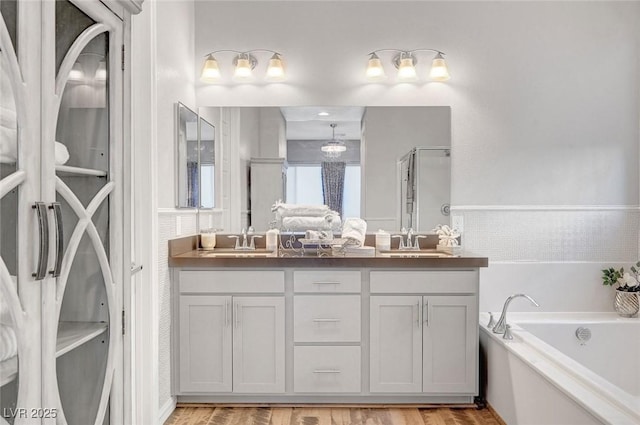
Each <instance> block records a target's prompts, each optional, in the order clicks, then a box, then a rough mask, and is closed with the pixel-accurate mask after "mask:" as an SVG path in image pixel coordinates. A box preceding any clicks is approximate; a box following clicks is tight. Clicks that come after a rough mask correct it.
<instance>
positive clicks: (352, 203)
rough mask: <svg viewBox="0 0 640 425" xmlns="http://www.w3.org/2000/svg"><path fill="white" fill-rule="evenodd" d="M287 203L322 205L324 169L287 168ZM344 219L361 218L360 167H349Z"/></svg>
mask: <svg viewBox="0 0 640 425" xmlns="http://www.w3.org/2000/svg"><path fill="white" fill-rule="evenodd" d="M287 202H288V203H291V204H305V205H322V204H324V203H325V202H324V196H323V193H322V167H321V166H320V165H298V166H295V165H294V166H291V165H290V166H289V168H287ZM342 216H343V217H360V165H347V166H346V167H345V176H344V192H343V199H342Z"/></svg>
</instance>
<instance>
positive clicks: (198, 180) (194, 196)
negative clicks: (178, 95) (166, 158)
mask: <svg viewBox="0 0 640 425" xmlns="http://www.w3.org/2000/svg"><path fill="white" fill-rule="evenodd" d="M176 161H177V162H176V186H177V187H176V189H177V190H176V207H177V208H199V209H211V208H213V207H214V199H215V126H214V125H213V124H211V123H210V122H208V121H207V120H205V119H204V118H202V117H199V116H198V114H197V113H195V112H194V111H192V110H191V109H189V108H188V107H186V106H185V105H184V104H182V103H180V102H178V103H177V104H176Z"/></svg>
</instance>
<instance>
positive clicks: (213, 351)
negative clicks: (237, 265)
mask: <svg viewBox="0 0 640 425" xmlns="http://www.w3.org/2000/svg"><path fill="white" fill-rule="evenodd" d="M180 275H181V279H180V295H179V335H178V340H179V344H178V350H176V354H177V355H178V358H179V366H178V369H179V385H178V389H179V392H180V393H244V394H247V393H252V394H253V393H256V394H258V393H260V394H264V393H269V394H276V393H282V392H284V389H285V380H284V376H285V375H284V371H285V301H284V295H283V293H284V273H283V272H281V271H265V272H255V271H232V272H229V271H184V272H182V273H180ZM230 292H232V293H230ZM249 294H251V295H249ZM258 294H259V295H258Z"/></svg>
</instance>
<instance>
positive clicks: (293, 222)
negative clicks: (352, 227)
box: [271, 201, 342, 232]
mask: <svg viewBox="0 0 640 425" xmlns="http://www.w3.org/2000/svg"><path fill="white" fill-rule="evenodd" d="M271 211H272V212H274V213H275V216H276V222H277V223H278V225H279V226H280V228H282V229H285V230H290V231H292V232H303V231H307V230H327V229H331V230H332V231H334V232H339V231H340V228H341V227H342V221H341V220H340V214H338V213H337V212H335V211H331V210H330V209H329V207H328V206H326V205H302V204H285V203H283V202H281V201H277V202H276V203H275V204H273V206H272V207H271Z"/></svg>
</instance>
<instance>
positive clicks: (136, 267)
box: [131, 263, 142, 275]
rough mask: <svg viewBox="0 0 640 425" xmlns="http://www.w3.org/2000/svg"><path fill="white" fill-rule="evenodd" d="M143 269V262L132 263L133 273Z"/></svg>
mask: <svg viewBox="0 0 640 425" xmlns="http://www.w3.org/2000/svg"><path fill="white" fill-rule="evenodd" d="M141 271H142V264H136V263H131V275H134V274H136V273H138V272H141Z"/></svg>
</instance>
